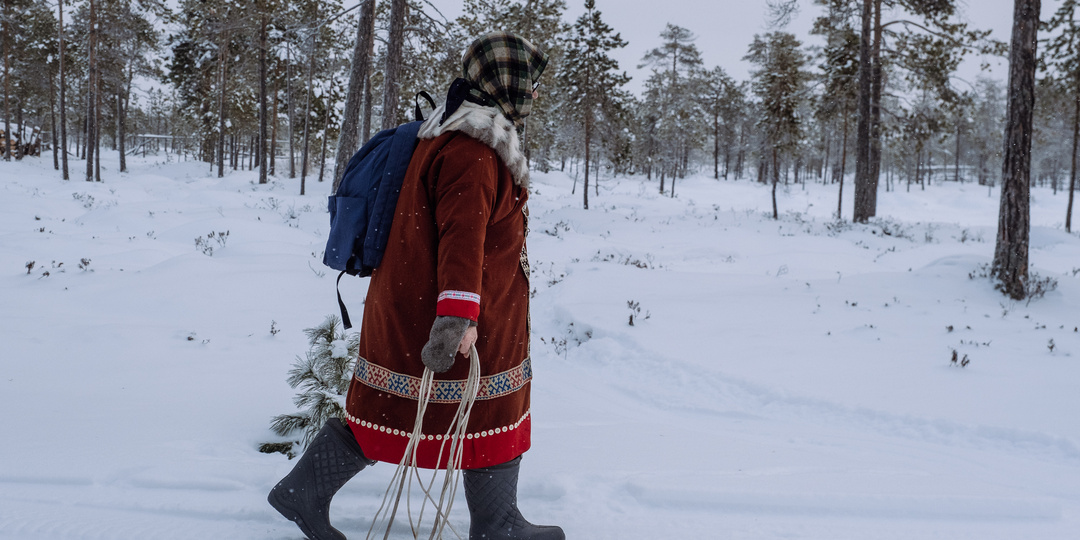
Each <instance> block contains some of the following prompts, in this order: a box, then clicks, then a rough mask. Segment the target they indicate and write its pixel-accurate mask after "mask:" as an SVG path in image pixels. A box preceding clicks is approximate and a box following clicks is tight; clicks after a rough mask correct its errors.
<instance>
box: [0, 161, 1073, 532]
mask: <svg viewBox="0 0 1080 540" xmlns="http://www.w3.org/2000/svg"><path fill="white" fill-rule="evenodd" d="M107 155H108V154H107ZM109 156H110V158H111V155H109ZM79 165H81V163H80V162H75V163H74V164H73V170H80V169H79ZM113 165H114V164H113V163H112V162H111V161H107V162H106V163H105V167H106V169H107V170H106V171H105V173H103V174H104V176H105V177H106V182H105V183H103V184H90V183H86V182H83V181H81V180H72V181H68V182H64V181H62V180H60V179H59V175H58V174H57V173H56V172H54V171H53V170H52V167H51V161H50V160H49V159H43V160H37V159H27V160H25V161H24V162H22V163H0V299H2V301H0V336H2V344H0V411H2V414H0V434H2V436H3V443H2V444H0V538H2V539H19V540H34V539H139V540H142V539H146V538H155V539H159V538H161V539H166V538H178V539H185V540H187V539H192V538H213V539H226V538H227V539H296V538H300V533H299V531H298V530H297V529H296V528H295V526H293V525H292V524H291V523H289V522H287V521H286V520H284V519H283V518H281V517H280V516H279V515H277V514H276V513H275V512H274V511H273V510H272V509H271V508H270V507H269V505H267V504H266V502H265V494H266V492H267V491H268V490H269V489H270V487H271V486H272V485H273V484H274V482H276V481H277V480H278V479H279V478H280V477H281V476H283V475H284V474H285V473H286V472H288V470H289V469H290V467H291V465H292V463H291V462H289V461H287V460H286V459H285V458H284V457H283V456H281V455H277V454H275V455H266V454H260V453H258V452H257V451H256V446H257V444H258V443H260V442H263V441H267V440H271V439H273V437H272V435H271V433H270V431H269V429H268V425H269V420H270V418H271V417H272V416H274V415H277V414H281V413H284V412H288V411H291V410H293V409H292V403H291V398H292V396H293V390H292V389H290V388H289V387H288V385H287V384H286V383H285V376H286V372H287V370H288V369H289V367H290V366H291V364H292V362H293V361H294V359H295V357H296V356H297V355H302V354H303V353H304V352H305V351H306V349H307V344H306V340H305V336H304V335H303V333H302V329H304V328H307V327H311V326H315V325H317V324H319V323H320V322H322V321H323V319H324V318H325V316H326V315H329V314H332V313H335V312H336V309H337V305H336V302H335V295H334V278H335V277H336V275H335V274H334V273H333V272H331V271H329V270H327V269H324V268H323V267H321V263H320V261H321V254H322V247H323V242H324V238H325V234H326V232H327V228H328V216H327V214H326V213H325V211H324V208H325V195H326V194H327V192H328V187H327V185H326V184H319V183H318V182H315V181H314V179H312V178H309V183H308V188H309V195H308V196H306V197H300V196H297V195H295V193H296V192H298V182H299V181H298V180H285V179H280V180H276V181H273V182H271V183H270V184H269V185H265V186H259V185H256V184H255V183H254V182H253V180H254V178H255V176H254V173H250V172H235V173H231V174H228V175H227V176H226V177H225V178H224V179H218V178H216V177H215V175H213V174H211V173H210V172H209V168H208V167H207V166H206V165H205V164H201V163H192V162H187V163H179V164H177V163H168V164H162V163H154V162H153V161H152V160H151V161H145V162H144V161H136V162H135V163H134V164H133V166H132V169H133V172H131V173H129V174H124V175H117V174H115V173H113V172H112V171H113V170H115V167H114V166H113ZM571 182H572V181H571V179H570V178H568V177H567V176H566V175H564V174H562V173H551V174H541V173H536V174H535V175H534V186H535V193H534V195H533V197H532V199H531V204H530V206H531V210H532V212H531V215H532V218H531V223H530V224H531V228H532V234H531V236H530V238H529V247H530V253H531V256H532V267H533V276H534V277H533V282H534V287H535V289H536V295H535V299H534V301H533V302H534V303H533V326H534V338H533V339H534V342H533V353H534V366H535V380H534V384H533V399H534V403H533V405H534V446H533V450H531V451H530V452H529V453H528V454H527V455H526V458H525V461H524V465H523V467H522V480H521V506H522V508H523V509H524V511H525V513H526V516H527V517H529V518H530V519H532V520H533V521H535V522H540V523H557V524H561V525H562V526H563V527H564V528H565V530H566V532H567V535H568V536H569V537H570V538H572V539H590V540H591V539H620V540H623V539H631V538H632V539H637V538H641V539H649V540H656V539H669V538H672V539H675V538H677V539H686V538H694V539H703V538H709V539H711V538H723V539H781V538H783V539H821V540H848V539H850V540H867V539H874V540H877V539H883V540H884V539H897V540H911V539H938V538H940V539H948V540H957V539H960V540H964V539H972V540H976V539H977V540H995V539H1001V540H1006V539H1008V540H1016V539H1028V538H1037V539H1039V540H1053V539H1070V540H1075V539H1076V538H1080V418H1078V413H1080V391H1078V389H1077V388H1078V386H1077V385H1078V381H1080V330H1077V328H1078V327H1080V237H1078V236H1077V235H1075V234H1074V235H1071V236H1070V235H1068V234H1066V233H1065V232H1064V231H1063V227H1062V222H1063V221H1064V213H1065V212H1064V208H1065V202H1066V197H1065V195H1064V194H1058V195H1056V196H1054V195H1052V194H1051V193H1050V192H1049V191H1048V190H1042V189H1038V190H1035V192H1034V201H1033V210H1032V219H1033V225H1034V227H1033V232H1032V243H1031V260H1032V262H1033V264H1034V266H1035V270H1036V272H1038V273H1039V274H1040V275H1041V276H1044V277H1048V278H1053V279H1056V280H1057V281H1058V287H1057V290H1055V291H1053V292H1050V293H1048V294H1046V296H1045V297H1044V298H1042V299H1038V300H1035V301H1032V302H1031V303H1025V302H1019V303H1017V302H1012V301H1009V300H1006V299H1005V298H1004V297H1003V296H1002V295H1001V294H999V293H997V292H996V291H994V290H993V287H992V284H991V283H990V282H989V281H988V280H986V279H983V278H980V277H977V274H979V273H980V267H981V266H982V265H985V264H986V263H989V261H990V257H991V256H992V252H993V247H994V238H995V230H996V221H997V206H998V192H997V190H993V191H991V190H988V189H987V188H986V187H980V186H976V185H971V184H967V185H954V184H951V183H950V184H948V185H936V184H935V185H932V186H930V187H928V188H927V189H926V191H925V192H924V191H922V190H920V189H919V187H918V186H913V187H912V191H911V192H910V193H908V192H906V191H904V190H903V186H901V190H900V191H897V192H889V193H886V192H884V191H882V193H881V194H880V197H879V215H881V216H882V219H880V220H878V221H877V222H875V224H872V225H867V226H853V225H850V224H846V225H845V224H837V223H836V222H834V221H833V220H832V219H831V217H830V214H831V212H832V211H833V209H834V208H835V196H836V195H835V193H836V186H821V185H809V186H806V187H805V189H804V188H803V187H802V186H790V187H789V188H786V189H785V188H782V189H781V194H780V208H781V212H782V216H781V219H780V220H779V221H773V220H772V219H771V205H770V200H769V194H768V188H767V187H765V186H760V185H757V184H754V183H752V182H749V181H747V180H743V181H740V182H734V181H726V182H725V181H716V180H713V179H711V178H706V177H699V178H692V179H687V180H685V181H680V182H679V183H678V184H677V186H676V190H677V193H678V196H677V197H676V198H674V199H671V198H668V197H663V196H660V195H659V194H658V193H657V189H656V188H657V183H656V182H655V181H653V182H646V181H645V180H644V179H642V178H633V179H625V178H619V179H601V187H600V193H599V195H594V194H590V199H591V203H592V205H593V208H592V209H591V210H588V211H586V210H582V209H581V208H580V206H581V205H580V195H581V192H580V186H579V189H578V192H577V194H575V195H571V194H570V187H571ZM847 192H848V193H849V194H850V193H851V190H850V188H848V190H847ZM849 199H850V197H849ZM845 215H846V216H850V203H849V206H848V208H847V209H846V211H845ZM211 232H213V233H214V236H215V238H208V235H209V233H211ZM222 232H228V236H227V237H226V238H225V239H224V240H223V241H219V240H218V239H217V238H216V237H217V236H219V235H220V233H222ZM197 237H202V238H203V239H204V240H206V242H207V244H206V245H207V246H208V247H209V248H212V255H211V254H207V253H204V252H203V250H200V249H197V247H196V245H195V239H196V238H197ZM31 261H33V266H32V268H29V269H28V268H27V263H29V262H31ZM80 266H81V267H80ZM28 270H29V272H28ZM973 275H974V276H975V277H972V276H973ZM365 287H366V281H364V280H358V279H348V280H343V282H342V292H343V294H344V295H345V298H346V302H347V303H349V305H350V306H352V307H353V312H354V315H355V316H356V317H357V318H358V317H359V313H360V311H361V305H362V303H361V300H362V298H363V293H364V289H365ZM631 315H633V317H634V324H633V326H631V325H630V324H629V322H630V318H631ZM271 328H273V329H274V330H275V331H277V330H280V332H278V333H276V334H272V333H271ZM1051 343H1052V345H1053V347H1051ZM954 350H955V351H956V353H957V356H958V358H959V359H963V358H964V357H965V356H966V357H967V359H968V361H969V364H968V365H967V367H963V368H961V367H959V366H953V365H952V364H951V362H950V358H951V356H952V352H953V351H954ZM392 469H393V468H392V467H390V466H387V465H378V466H376V467H374V468H372V469H369V470H367V471H364V472H363V473H362V474H360V475H359V476H358V477H357V478H355V479H354V480H353V481H352V482H351V483H349V484H348V485H347V486H346V487H345V488H344V489H343V490H342V491H341V492H340V493H339V495H338V497H337V498H336V499H335V503H334V507H333V519H334V522H335V524H336V525H337V526H338V527H339V528H341V529H342V530H343V531H344V532H346V534H348V535H349V536H350V538H363V537H364V535H365V534H366V532H367V529H368V525H369V524H370V519H371V516H372V515H373V514H374V513H375V510H376V509H377V508H378V505H379V502H380V500H381V494H382V492H383V490H384V489H385V487H386V484H387V482H388V481H389V479H390V476H391V475H392V473H393V470H392ZM454 515H455V520H456V521H455V523H456V524H457V525H458V526H459V529H462V528H467V526H466V524H467V521H468V516H467V512H466V510H465V505H464V502H463V501H459V504H458V505H456V506H455V510H454ZM406 530H407V529H406V528H402V529H401V531H402V532H401V533H400V535H399V536H398V538H406V537H409V536H410V535H408V534H407V532H406Z"/></svg>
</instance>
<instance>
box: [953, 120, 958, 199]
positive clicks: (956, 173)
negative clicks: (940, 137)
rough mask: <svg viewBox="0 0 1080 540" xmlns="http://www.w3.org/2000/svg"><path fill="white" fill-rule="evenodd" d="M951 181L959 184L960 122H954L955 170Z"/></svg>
mask: <svg viewBox="0 0 1080 540" xmlns="http://www.w3.org/2000/svg"><path fill="white" fill-rule="evenodd" d="M953 176H954V178H953V181H954V182H956V183H958V184H959V183H960V122H959V121H957V122H956V169H955V173H954V174H953Z"/></svg>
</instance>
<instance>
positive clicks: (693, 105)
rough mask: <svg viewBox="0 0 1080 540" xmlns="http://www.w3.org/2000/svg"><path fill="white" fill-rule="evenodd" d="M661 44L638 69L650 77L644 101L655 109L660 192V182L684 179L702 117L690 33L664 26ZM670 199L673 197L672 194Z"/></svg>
mask: <svg viewBox="0 0 1080 540" xmlns="http://www.w3.org/2000/svg"><path fill="white" fill-rule="evenodd" d="M660 37H661V39H663V40H664V42H663V43H662V44H661V45H660V47H657V48H655V49H652V50H651V51H649V52H648V53H646V54H645V56H644V58H643V59H642V63H641V65H639V66H638V67H645V66H651V67H652V69H653V72H652V75H651V76H650V77H649V80H648V81H647V82H646V98H647V99H649V100H653V101H655V102H656V104H657V105H658V108H659V111H658V116H657V118H658V120H657V124H658V125H657V132H658V137H659V141H661V148H660V149H659V152H658V158H659V159H658V161H659V163H658V165H659V166H660V192H661V193H663V192H664V178H665V176H667V175H670V176H671V180H672V185H673V186H674V181H675V178H676V177H677V176H685V174H686V169H687V166H688V164H689V157H690V152H691V150H693V147H694V146H695V145H696V144H697V143H698V141H699V140H700V137H699V134H700V132H701V131H702V122H701V118H702V116H703V115H702V114H701V111H700V110H699V103H700V99H698V96H699V95H700V89H701V84H700V81H701V79H700V71H701V69H702V61H701V52H700V51H699V50H698V48H697V46H696V45H694V41H695V40H696V39H697V36H695V35H694V34H693V33H692V32H690V30H687V29H686V28H682V27H680V26H675V25H672V24H668V25H667V26H666V27H665V28H664V30H663V31H662V32H661V33H660ZM672 195H673V196H674V193H672Z"/></svg>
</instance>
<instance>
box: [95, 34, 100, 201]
mask: <svg viewBox="0 0 1080 540" xmlns="http://www.w3.org/2000/svg"><path fill="white" fill-rule="evenodd" d="M94 47H95V48H97V44H96V43H95V44H94ZM94 180H95V181H97V182H100V181H101V70H100V69H99V70H97V73H96V74H95V75H94Z"/></svg>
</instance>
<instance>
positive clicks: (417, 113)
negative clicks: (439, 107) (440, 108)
mask: <svg viewBox="0 0 1080 540" xmlns="http://www.w3.org/2000/svg"><path fill="white" fill-rule="evenodd" d="M420 98H424V99H426V100H427V102H428V103H429V104H430V105H431V110H432V111H434V110H435V109H436V107H435V100H434V99H432V98H431V94H429V93H427V92H425V91H423V90H421V91H420V92H418V93H417V94H416V96H415V97H413V103H415V104H416V108H415V109H413V115H415V116H416V121H417V122H423V121H424V111H422V110H420Z"/></svg>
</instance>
